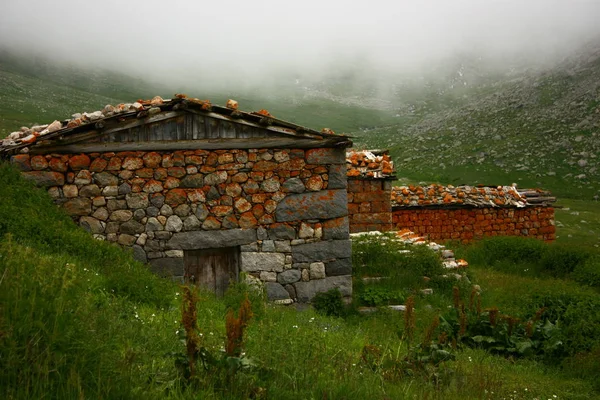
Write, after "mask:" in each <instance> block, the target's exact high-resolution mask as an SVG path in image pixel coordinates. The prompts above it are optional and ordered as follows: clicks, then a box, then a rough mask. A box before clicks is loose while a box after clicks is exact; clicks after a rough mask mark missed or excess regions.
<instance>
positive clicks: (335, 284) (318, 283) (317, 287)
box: [294, 275, 352, 303]
mask: <svg viewBox="0 0 600 400" xmlns="http://www.w3.org/2000/svg"><path fill="white" fill-rule="evenodd" d="M294 287H295V288H296V296H297V297H298V302H300V303H308V302H310V301H311V300H312V298H313V297H315V295H316V294H317V293H323V292H327V291H328V290H331V289H333V288H338V289H339V291H340V292H341V293H342V296H344V297H350V296H352V276H350V275H343V276H330V277H327V278H325V279H317V280H314V281H308V282H296V283H294Z"/></svg>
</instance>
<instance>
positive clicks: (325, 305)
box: [312, 288, 346, 317]
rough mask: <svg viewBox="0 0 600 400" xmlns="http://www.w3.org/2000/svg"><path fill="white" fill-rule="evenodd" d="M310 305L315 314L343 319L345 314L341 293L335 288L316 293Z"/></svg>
mask: <svg viewBox="0 0 600 400" xmlns="http://www.w3.org/2000/svg"><path fill="white" fill-rule="evenodd" d="M312 305H313V307H314V308H315V310H316V311H317V313H319V314H322V315H327V316H330V317H343V316H344V315H345V313H346V307H345V306H344V301H343V299H342V293H341V292H340V290H339V289H337V288H335V289H331V290H329V291H327V292H324V293H317V295H316V296H315V297H313V299H312Z"/></svg>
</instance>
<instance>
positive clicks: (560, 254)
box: [540, 245, 591, 277]
mask: <svg viewBox="0 0 600 400" xmlns="http://www.w3.org/2000/svg"><path fill="white" fill-rule="evenodd" d="M590 257H591V253H590V252H589V251H587V250H584V249H580V248H575V247H571V246H561V245H550V246H547V247H546V249H545V251H544V254H543V255H542V258H541V260H540V264H541V266H542V270H543V271H545V272H549V273H550V274H552V275H553V276H556V277H566V276H567V275H569V274H570V273H571V272H573V271H574V270H575V269H576V268H577V267H578V266H579V265H581V264H583V263H585V261H586V260H587V259H588V258H590Z"/></svg>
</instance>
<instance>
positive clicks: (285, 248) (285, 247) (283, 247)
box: [275, 240, 292, 253]
mask: <svg viewBox="0 0 600 400" xmlns="http://www.w3.org/2000/svg"><path fill="white" fill-rule="evenodd" d="M275 251H276V252H278V253H291V252H292V246H291V245H290V242H289V241H288V240H277V241H276V242H275Z"/></svg>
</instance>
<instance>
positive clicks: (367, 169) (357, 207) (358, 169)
mask: <svg viewBox="0 0 600 400" xmlns="http://www.w3.org/2000/svg"><path fill="white" fill-rule="evenodd" d="M346 166H347V175H348V216H349V219H350V232H351V233H355V232H366V231H380V232H387V231H390V230H392V228H393V224H392V204H391V201H390V200H391V191H392V181H394V179H396V177H395V176H394V172H395V171H394V163H393V162H392V160H391V158H390V156H389V154H388V151H387V150H350V151H348V152H347V154H346Z"/></svg>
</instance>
